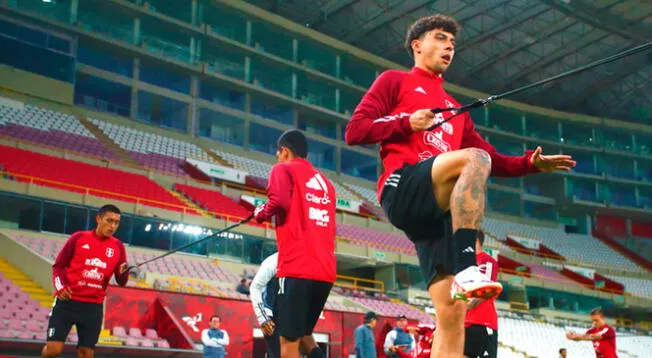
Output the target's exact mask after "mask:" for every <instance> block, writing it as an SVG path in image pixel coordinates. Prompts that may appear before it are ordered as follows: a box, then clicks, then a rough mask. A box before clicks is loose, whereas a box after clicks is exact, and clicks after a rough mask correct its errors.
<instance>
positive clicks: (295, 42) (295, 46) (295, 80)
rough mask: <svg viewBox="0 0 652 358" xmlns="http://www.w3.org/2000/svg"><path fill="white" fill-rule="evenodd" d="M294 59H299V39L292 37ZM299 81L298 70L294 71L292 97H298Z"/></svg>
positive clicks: (295, 61)
mask: <svg viewBox="0 0 652 358" xmlns="http://www.w3.org/2000/svg"><path fill="white" fill-rule="evenodd" d="M292 61H294V63H297V62H298V61H299V41H298V40H297V39H292ZM298 82H299V79H298V77H297V73H296V70H295V71H292V98H297V86H298Z"/></svg>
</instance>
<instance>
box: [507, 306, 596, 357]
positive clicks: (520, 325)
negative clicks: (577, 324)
mask: <svg viewBox="0 0 652 358" xmlns="http://www.w3.org/2000/svg"><path fill="white" fill-rule="evenodd" d="M586 329H588V327H587V328H586ZM586 329H583V330H578V329H575V331H576V332H582V333H584V331H585V330H586ZM498 332H499V333H498V341H499V342H501V343H503V344H505V345H507V346H511V347H514V348H516V349H518V350H520V351H523V352H525V353H527V354H528V355H529V356H532V357H557V356H559V352H558V350H559V348H561V347H564V348H566V349H567V350H568V356H569V357H594V356H595V353H594V351H593V346H592V345H591V343H590V342H587V341H579V342H573V341H569V340H568V339H566V336H565V334H566V329H565V328H564V327H560V326H555V325H553V324H550V323H544V322H535V321H534V320H524V319H519V318H510V317H501V316H500V315H499V317H498Z"/></svg>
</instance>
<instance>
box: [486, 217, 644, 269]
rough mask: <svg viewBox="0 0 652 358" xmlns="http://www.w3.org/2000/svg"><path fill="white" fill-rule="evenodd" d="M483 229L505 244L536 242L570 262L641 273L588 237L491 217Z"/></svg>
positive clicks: (613, 252) (610, 250)
mask: <svg viewBox="0 0 652 358" xmlns="http://www.w3.org/2000/svg"><path fill="white" fill-rule="evenodd" d="M483 226H484V228H485V230H487V231H488V232H490V233H492V234H493V235H494V236H495V237H497V238H498V239H499V240H505V239H506V238H507V236H508V235H509V234H516V235H524V236H525V237H530V238H535V239H538V240H540V241H541V243H543V244H545V245H546V246H548V247H550V248H551V249H553V250H555V251H556V252H558V253H560V254H561V255H563V256H565V257H566V258H567V259H570V260H575V261H581V262H587V263H592V264H594V265H599V266H612V267H618V268H623V269H627V270H629V271H640V270H641V268H640V267H639V266H637V265H636V264H635V263H633V262H632V261H630V260H628V259H627V258H626V257H624V256H622V255H621V254H620V253H618V252H616V251H614V250H613V249H611V248H610V247H608V246H607V245H605V244H603V243H602V242H600V241H599V240H597V239H596V238H594V237H591V236H589V235H580V234H568V233H565V232H564V231H562V230H560V229H552V228H548V227H541V226H534V225H525V224H521V223H517V222H510V221H505V220H500V219H497V218H491V217H487V218H485V221H484V223H483ZM586 247H591V250H586Z"/></svg>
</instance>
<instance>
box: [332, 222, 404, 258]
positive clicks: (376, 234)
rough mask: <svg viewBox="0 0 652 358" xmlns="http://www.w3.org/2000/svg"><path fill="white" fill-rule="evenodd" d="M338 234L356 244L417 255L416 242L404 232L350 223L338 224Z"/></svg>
mask: <svg viewBox="0 0 652 358" xmlns="http://www.w3.org/2000/svg"><path fill="white" fill-rule="evenodd" d="M337 235H338V236H341V237H344V238H347V239H349V241H351V243H354V244H358V245H362V246H371V247H375V248H378V249H381V250H387V251H393V252H399V253H403V254H409V255H416V251H415V250H414V244H413V243H412V241H410V240H409V239H408V238H407V237H406V236H405V235H402V234H394V233H391V232H384V231H378V230H374V229H368V228H363V227H360V226H355V225H349V224H337Z"/></svg>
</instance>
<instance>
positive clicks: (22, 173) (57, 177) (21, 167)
mask: <svg viewBox="0 0 652 358" xmlns="http://www.w3.org/2000/svg"><path fill="white" fill-rule="evenodd" d="M0 164H1V165H2V166H3V169H4V171H6V172H8V173H10V174H12V175H14V176H15V177H16V180H18V181H22V182H31V183H34V184H38V185H42V186H48V187H53V188H57V189H61V190H67V191H72V192H77V193H88V194H93V195H97V196H101V197H106V198H112V199H118V200H122V201H127V202H136V201H138V202H140V203H141V204H143V205H148V206H153V207H159V208H164V209H168V210H172V211H187V212H190V213H195V211H194V210H192V209H189V208H188V207H187V206H186V205H185V204H184V203H183V202H181V201H179V200H178V199H177V198H175V197H174V196H172V195H171V194H170V193H169V192H167V191H166V190H165V189H164V188H163V187H161V186H160V185H158V184H157V183H155V182H154V181H152V180H150V179H148V178H146V177H144V176H142V175H138V174H134V173H128V172H124V171H120V170H116V169H111V168H103V167H98V166H95V165H91V164H86V163H81V162H77V161H73V160H68V159H62V158H56V157H51V156H47V155H44V154H39V153H34V152H30V151H26V150H22V149H17V148H13V147H7V146H0Z"/></svg>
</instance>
